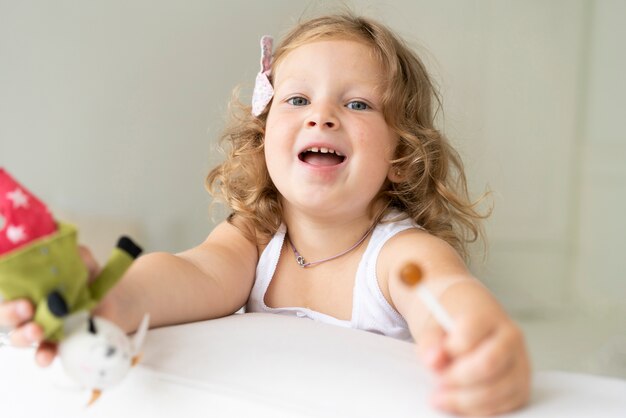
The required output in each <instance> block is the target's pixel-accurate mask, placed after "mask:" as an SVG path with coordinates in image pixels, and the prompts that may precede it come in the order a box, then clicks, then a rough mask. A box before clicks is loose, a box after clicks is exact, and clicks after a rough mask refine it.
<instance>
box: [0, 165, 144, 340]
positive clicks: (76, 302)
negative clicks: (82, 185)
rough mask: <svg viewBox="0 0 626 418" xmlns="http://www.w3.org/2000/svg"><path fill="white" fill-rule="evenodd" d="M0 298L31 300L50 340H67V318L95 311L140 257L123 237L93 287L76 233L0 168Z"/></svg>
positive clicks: (37, 317) (37, 321)
mask: <svg viewBox="0 0 626 418" xmlns="http://www.w3.org/2000/svg"><path fill="white" fill-rule="evenodd" d="M0 214H1V215H2V216H3V217H4V226H3V227H2V229H0V296H2V298H4V299H6V300H9V299H15V298H28V299H30V300H31V301H33V303H34V304H35V306H36V311H35V318H34V320H35V322H36V323H38V324H39V325H41V326H42V327H43V329H44V335H45V339H46V340H48V341H60V340H62V339H63V336H64V335H63V318H65V317H67V316H68V315H70V314H72V313H75V312H79V311H90V310H91V309H93V308H94V307H95V305H96V304H97V303H98V302H99V301H100V300H101V299H102V297H103V296H104V295H105V294H106V293H107V291H108V290H109V289H110V288H111V287H112V286H113V285H114V284H115V283H116V282H117V281H118V280H119V279H120V278H121V277H122V275H123V274H124V272H125V271H126V269H127V268H128V267H130V265H131V263H132V262H133V260H134V259H135V258H136V257H137V256H138V255H139V254H140V253H141V248H139V247H138V246H137V245H136V244H135V243H134V242H133V241H132V240H131V239H130V238H128V237H122V238H120V240H119V242H118V243H117V248H115V249H114V250H113V253H112V254H111V257H110V258H109V261H108V262H107V264H106V265H105V266H104V269H103V270H102V272H101V273H100V274H99V275H98V277H96V278H95V279H94V280H93V281H92V282H91V283H88V274H89V273H88V271H87V268H86V267H85V265H84V263H83V262H82V260H81V258H80V255H79V251H78V241H77V231H76V228H74V227H73V226H71V225H68V224H65V223H58V224H56V223H55V222H54V220H53V218H52V216H51V215H50V213H49V212H48V210H47V208H46V207H45V205H44V204H43V203H42V202H41V201H39V199H37V198H36V197H35V196H34V195H32V194H31V193H30V192H28V190H26V189H25V188H24V187H22V186H21V185H20V184H19V183H17V182H16V181H15V180H14V179H12V178H11V177H10V176H9V174H8V173H7V172H6V171H4V170H3V169H1V168H0Z"/></svg>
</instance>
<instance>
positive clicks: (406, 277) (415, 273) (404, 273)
mask: <svg viewBox="0 0 626 418" xmlns="http://www.w3.org/2000/svg"><path fill="white" fill-rule="evenodd" d="M400 279H402V281H403V282H404V284H406V285H407V286H416V285H418V284H419V283H420V282H421V281H422V269H420V268H419V266H418V265H417V264H415V263H407V264H406V265H405V266H404V267H402V270H401V271H400Z"/></svg>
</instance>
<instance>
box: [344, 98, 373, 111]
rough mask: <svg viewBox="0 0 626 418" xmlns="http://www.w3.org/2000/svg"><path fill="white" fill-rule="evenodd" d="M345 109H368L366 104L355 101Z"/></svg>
mask: <svg viewBox="0 0 626 418" xmlns="http://www.w3.org/2000/svg"><path fill="white" fill-rule="evenodd" d="M346 107H347V108H348V109H352V110H367V109H369V108H370V107H369V106H368V105H367V103H364V102H361V101H359V100H355V101H353V102H350V103H348V104H347V105H346Z"/></svg>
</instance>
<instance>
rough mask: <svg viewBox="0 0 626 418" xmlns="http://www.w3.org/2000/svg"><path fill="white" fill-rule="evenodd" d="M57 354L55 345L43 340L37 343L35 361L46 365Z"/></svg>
mask: <svg viewBox="0 0 626 418" xmlns="http://www.w3.org/2000/svg"><path fill="white" fill-rule="evenodd" d="M56 355H57V345H56V344H53V343H51V342H47V341H44V342H42V343H41V344H39V347H38V348H37V352H36V353H35V361H36V362H37V364H38V365H39V366H41V367H48V366H49V365H50V364H52V361H53V360H54V358H55V357H56Z"/></svg>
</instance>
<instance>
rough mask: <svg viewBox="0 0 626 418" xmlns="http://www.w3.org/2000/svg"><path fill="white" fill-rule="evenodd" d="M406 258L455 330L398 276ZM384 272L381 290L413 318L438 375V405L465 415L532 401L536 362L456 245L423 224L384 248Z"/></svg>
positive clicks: (417, 337) (410, 323) (420, 342)
mask: <svg viewBox="0 0 626 418" xmlns="http://www.w3.org/2000/svg"><path fill="white" fill-rule="evenodd" d="M408 262H412V263H415V264H417V265H418V266H419V267H420V268H421V270H422V273H423V279H422V281H421V284H420V285H425V286H427V287H428V289H429V290H430V291H431V292H432V293H433V294H434V296H435V297H436V298H437V299H438V301H439V302H440V303H441V305H442V306H443V307H444V309H445V310H446V311H448V313H449V314H450V316H451V317H452V321H453V326H452V331H451V332H450V333H449V334H446V333H445V331H444V330H443V329H442V327H441V326H440V325H439V324H438V323H437V322H436V321H435V320H434V318H433V317H432V315H431V314H430V312H429V311H428V310H427V308H426V307H425V305H424V303H423V302H422V301H421V300H420V299H419V297H418V296H417V292H416V289H414V288H410V287H408V286H406V285H405V284H404V283H403V282H402V281H401V280H400V271H401V269H402V268H403V267H404V266H405V265H406V263H408ZM378 273H379V276H378V277H382V278H386V279H387V280H386V283H385V280H383V283H382V286H381V287H382V288H383V292H385V291H387V292H388V295H386V296H388V297H389V298H390V300H391V301H392V304H393V305H394V306H395V308H396V309H397V310H398V312H400V314H401V315H402V316H403V317H404V318H405V320H406V321H407V324H408V326H409V329H410V331H411V335H412V336H413V338H414V339H415V342H416V344H417V346H418V351H419V353H420V356H421V358H422V361H423V362H424V363H425V364H426V366H428V367H429V368H431V369H432V370H433V371H434V372H435V374H436V377H437V380H438V383H437V388H436V389H435V391H434V393H433V397H432V401H433V403H434V404H435V406H437V407H439V408H441V409H444V410H447V411H449V412H453V413H459V414H469V415H492V414H497V413H502V412H507V411H511V410H513V409H516V408H519V407H520V406H522V405H523V404H525V403H526V402H527V401H528V398H529V394H530V364H529V359H528V355H527V353H526V348H525V343H524V338H523V335H522V333H521V332H520V330H519V328H518V327H517V326H516V325H515V324H514V323H513V321H512V320H511V319H510V318H509V317H508V316H507V314H506V312H505V311H504V309H503V308H502V307H501V306H500V304H499V303H498V302H497V301H496V300H495V298H494V297H493V296H492V295H491V294H490V293H489V291H488V290H487V289H486V288H485V287H484V286H482V284H480V282H478V280H476V279H475V278H473V277H472V276H471V274H470V273H469V271H468V270H467V268H466V267H465V264H464V263H463V261H462V260H461V258H460V257H459V256H458V254H457V253H456V251H455V250H454V249H453V248H452V247H451V246H450V245H448V244H447V243H446V242H444V241H443V240H441V239H439V238H436V237H434V236H432V235H429V234H427V233H426V232H423V231H407V232H405V233H402V234H399V235H398V236H396V237H394V238H393V239H391V240H390V241H389V243H388V245H386V246H385V248H383V252H382V253H381V259H380V261H379V266H378ZM385 284H387V286H385Z"/></svg>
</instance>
